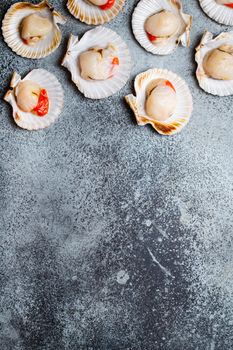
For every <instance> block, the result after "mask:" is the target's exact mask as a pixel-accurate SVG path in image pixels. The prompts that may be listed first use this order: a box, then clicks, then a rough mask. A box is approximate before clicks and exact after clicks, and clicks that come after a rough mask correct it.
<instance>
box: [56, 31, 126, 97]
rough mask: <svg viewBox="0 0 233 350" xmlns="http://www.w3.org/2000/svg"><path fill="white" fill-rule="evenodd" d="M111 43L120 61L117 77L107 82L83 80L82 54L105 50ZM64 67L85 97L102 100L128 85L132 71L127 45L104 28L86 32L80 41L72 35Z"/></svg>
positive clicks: (116, 35) (63, 63) (64, 59)
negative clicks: (80, 56)
mask: <svg viewBox="0 0 233 350" xmlns="http://www.w3.org/2000/svg"><path fill="white" fill-rule="evenodd" d="M110 43H111V44H113V45H114V46H115V47H116V49H117V51H118V52H117V56H118V57H119V61H120V64H119V67H118V69H117V71H116V73H115V75H114V76H113V77H112V78H109V79H107V80H96V81H90V80H85V79H83V78H82V77H81V75H80V68H79V61H78V57H79V55H80V53H82V52H84V51H87V50H88V49H90V48H92V47H96V46H99V47H103V48H105V47H107V45H108V44H110ZM62 65H63V66H64V67H66V68H67V69H68V70H69V71H70V73H71V78H72V80H73V82H74V83H75V84H76V85H77V87H78V89H79V90H80V91H81V92H82V93H83V94H84V95H85V97H88V98H92V99H101V98H105V97H109V96H111V95H113V94H115V93H116V92H117V91H119V90H120V89H121V88H122V87H123V86H124V85H125V84H126V82H127V80H128V79H129V76H130V71H131V57H130V53H129V50H128V47H127V45H126V43H125V42H124V41H123V40H122V39H121V37H120V36H119V35H118V34H117V33H115V32H114V31H112V30H110V29H107V28H104V27H98V28H95V29H91V30H89V31H88V32H86V33H85V34H84V35H83V37H82V39H81V40H80V41H79V39H78V37H77V36H74V35H72V34H71V36H70V38H69V42H68V47H67V52H66V55H65V57H64V58H63V61H62Z"/></svg>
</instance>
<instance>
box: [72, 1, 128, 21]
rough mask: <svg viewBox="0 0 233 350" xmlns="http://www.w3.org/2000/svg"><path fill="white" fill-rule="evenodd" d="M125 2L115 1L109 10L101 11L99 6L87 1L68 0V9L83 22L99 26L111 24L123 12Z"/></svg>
mask: <svg viewBox="0 0 233 350" xmlns="http://www.w3.org/2000/svg"><path fill="white" fill-rule="evenodd" d="M124 4H125V0H115V3H114V5H113V6H112V7H111V8H110V9H109V10H101V9H100V8H99V7H98V6H95V5H93V4H92V3H90V2H88V1H86V0H68V2H67V7H68V10H69V11H70V13H71V14H72V15H73V16H74V17H75V18H77V19H79V20H80V21H81V22H85V23H87V24H92V25H99V24H104V23H107V22H110V21H111V20H112V19H113V18H114V17H116V16H117V15H118V14H119V12H120V11H121V10H122V8H123V6H124Z"/></svg>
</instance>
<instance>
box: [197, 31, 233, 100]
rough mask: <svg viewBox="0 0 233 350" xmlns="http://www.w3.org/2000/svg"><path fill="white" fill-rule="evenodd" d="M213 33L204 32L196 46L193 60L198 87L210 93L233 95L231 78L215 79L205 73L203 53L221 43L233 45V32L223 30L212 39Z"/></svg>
mask: <svg viewBox="0 0 233 350" xmlns="http://www.w3.org/2000/svg"><path fill="white" fill-rule="evenodd" d="M213 37H214V36H213V34H212V33H210V32H206V33H205V34H204V35H203V37H202V39H201V42H200V44H199V45H198V47H197V48H196V55H195V60H196V62H197V71H196V76H197V79H198V82H199V85H200V87H201V88H202V89H203V90H205V91H206V92H208V93H209V94H212V95H218V96H229V95H233V80H217V79H213V78H210V77H209V76H207V75H206V73H205V71H204V68H203V59H204V57H205V55H206V54H207V53H208V52H209V51H211V50H213V49H216V48H218V47H219V46H221V45H233V32H223V33H221V34H220V35H218V36H217V37H216V38H214V39H213Z"/></svg>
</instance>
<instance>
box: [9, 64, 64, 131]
mask: <svg viewBox="0 0 233 350" xmlns="http://www.w3.org/2000/svg"><path fill="white" fill-rule="evenodd" d="M24 80H32V81H34V82H36V83H38V84H39V85H40V86H41V87H42V88H44V89H46V90H47V93H48V97H49V112H48V114H46V115H45V116H44V117H38V116H37V115H35V114H33V113H26V112H23V111H22V110H21V109H19V107H18V105H17V102H16V97H15V88H16V86H17V85H18V84H19V83H20V82H21V81H24ZM10 87H11V89H10V90H8V91H7V93H6V94H5V96H4V100H5V101H7V102H8V103H9V104H10V105H11V106H12V108H13V118H14V120H15V122H16V124H17V125H18V126H20V127H21V128H23V129H27V130H38V129H44V128H47V127H48V126H49V125H50V124H52V123H54V121H55V120H56V119H57V118H58V116H59V114H60V113H61V111H62V108H63V98H64V97H63V95H64V94H63V89H62V86H61V84H60V83H59V81H58V80H57V78H56V77H55V76H54V75H53V74H51V73H50V72H48V71H47V70H45V69H34V70H32V71H31V72H30V73H29V74H27V75H26V76H25V77H24V79H21V77H20V75H19V74H18V73H16V72H14V74H13V76H12V79H11V84H10Z"/></svg>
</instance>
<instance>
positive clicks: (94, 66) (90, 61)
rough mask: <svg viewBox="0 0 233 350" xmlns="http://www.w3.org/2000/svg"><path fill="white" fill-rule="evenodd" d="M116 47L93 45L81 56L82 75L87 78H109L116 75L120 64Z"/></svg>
mask: <svg viewBox="0 0 233 350" xmlns="http://www.w3.org/2000/svg"><path fill="white" fill-rule="evenodd" d="M119 63H120V62H119V59H118V57H117V53H116V49H115V48H114V47H113V46H112V45H111V44H110V45H109V46H108V47H107V48H101V47H93V48H90V49H89V50H88V51H85V52H83V53H81V55H80V56H79V66H80V74H81V77H82V78H83V79H85V80H107V79H109V78H111V77H113V76H114V73H115V71H116V69H117V66H118V65H119Z"/></svg>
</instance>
